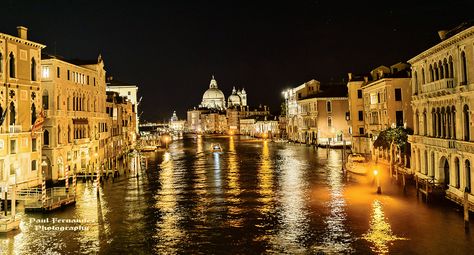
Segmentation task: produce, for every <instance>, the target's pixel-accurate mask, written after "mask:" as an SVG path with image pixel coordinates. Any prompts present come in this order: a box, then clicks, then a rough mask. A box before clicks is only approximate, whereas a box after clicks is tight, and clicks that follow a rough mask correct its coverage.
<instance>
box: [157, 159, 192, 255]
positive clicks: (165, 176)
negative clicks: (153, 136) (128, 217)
mask: <svg viewBox="0 0 474 255" xmlns="http://www.w3.org/2000/svg"><path fill="white" fill-rule="evenodd" d="M160 168H161V171H160V176H159V181H160V183H161V189H160V191H159V192H158V194H156V195H155V199H156V203H155V208H156V209H158V210H160V211H161V215H162V216H161V220H160V221H158V222H156V226H155V229H156V234H155V235H154V236H153V238H155V239H158V240H160V242H158V243H165V244H166V246H165V247H164V246H160V247H155V248H156V249H157V250H160V252H165V251H164V250H163V249H164V248H166V249H167V250H166V253H176V252H177V251H178V250H177V249H178V248H179V247H177V245H178V244H179V242H180V241H182V239H184V237H185V234H184V232H183V231H181V227H180V225H179V220H180V218H181V214H180V211H179V210H178V208H177V206H178V204H177V200H178V199H177V194H179V193H180V188H179V187H178V186H177V185H175V181H176V180H175V173H174V171H175V164H174V161H173V158H172V155H171V154H170V153H169V152H166V153H164V154H163V161H162V162H161V164H160Z"/></svg>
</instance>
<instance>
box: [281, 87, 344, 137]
mask: <svg viewBox="0 0 474 255" xmlns="http://www.w3.org/2000/svg"><path fill="white" fill-rule="evenodd" d="M284 94H285V99H286V105H287V122H288V124H287V133H288V138H289V140H291V141H294V142H300V143H305V144H314V145H342V144H343V141H345V142H346V144H348V145H349V144H350V133H349V125H348V123H347V119H348V113H349V105H348V99H347V97H346V96H345V94H346V92H345V90H344V89H341V88H339V87H338V86H331V87H328V88H326V89H324V90H323V89H321V87H320V83H319V82H318V81H315V80H311V81H309V82H307V83H304V84H303V85H300V86H298V87H296V88H294V89H290V90H287V91H285V92H284Z"/></svg>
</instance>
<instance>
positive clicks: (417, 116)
mask: <svg viewBox="0 0 474 255" xmlns="http://www.w3.org/2000/svg"><path fill="white" fill-rule="evenodd" d="M415 134H417V135H419V134H420V113H419V112H418V110H416V114H415Z"/></svg>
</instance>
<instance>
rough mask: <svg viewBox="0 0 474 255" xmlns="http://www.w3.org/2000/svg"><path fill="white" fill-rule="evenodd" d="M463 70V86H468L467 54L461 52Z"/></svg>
mask: <svg viewBox="0 0 474 255" xmlns="http://www.w3.org/2000/svg"><path fill="white" fill-rule="evenodd" d="M461 70H462V84H463V85H466V84H467V60H466V53H464V51H463V52H461Z"/></svg>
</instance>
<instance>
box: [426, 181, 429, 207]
mask: <svg viewBox="0 0 474 255" xmlns="http://www.w3.org/2000/svg"><path fill="white" fill-rule="evenodd" d="M429 184H430V183H429V181H428V179H425V191H426V203H428V197H429V193H428V192H429V190H428V186H429Z"/></svg>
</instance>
